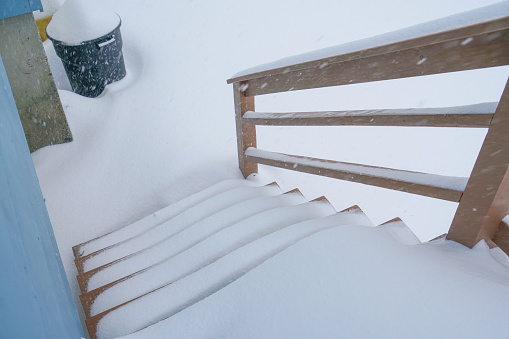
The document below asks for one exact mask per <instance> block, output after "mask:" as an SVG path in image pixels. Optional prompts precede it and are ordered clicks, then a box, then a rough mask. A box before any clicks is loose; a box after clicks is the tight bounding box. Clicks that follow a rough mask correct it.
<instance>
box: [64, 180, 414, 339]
mask: <svg viewBox="0 0 509 339" xmlns="http://www.w3.org/2000/svg"><path fill="white" fill-rule="evenodd" d="M341 225H359V226H373V224H372V223H371V221H370V220H369V219H368V218H367V217H366V215H365V214H364V213H363V212H362V211H361V209H360V208H359V207H358V206H352V207H350V208H348V209H346V210H343V211H341V212H336V211H335V209H334V208H333V207H332V205H331V204H330V203H329V202H328V201H327V199H326V198H325V197H320V198H317V199H314V200H311V201H307V200H306V199H305V198H304V196H303V195H302V194H301V193H300V191H299V190H298V189H294V190H291V191H289V192H286V193H283V192H282V191H281V189H280V187H279V186H278V185H277V184H276V183H272V184H269V185H265V186H257V185H255V184H254V183H252V182H251V181H248V180H227V181H223V182H220V183H218V184H216V185H214V186H212V187H210V188H208V189H205V190H203V191H201V192H199V193H197V194H194V195H192V196H190V197H188V198H186V199H183V200H181V201H179V202H177V203H175V204H172V205H170V206H168V207H166V208H164V209H162V210H160V211H158V212H156V213H154V214H151V215H149V216H147V217H145V218H144V219H141V220H139V221H137V222H135V223H132V224H130V225H127V226H125V227H122V228H120V229H118V230H116V231H114V232H112V233H109V234H106V235H104V236H101V237H99V238H96V239H93V240H90V241H88V242H85V243H83V244H80V245H77V246H75V247H74V248H73V251H74V255H75V257H76V261H75V262H76V266H77V268H78V272H79V274H78V277H77V279H78V282H79V285H80V288H81V291H82V295H81V296H80V299H81V302H82V305H83V309H84V311H85V314H86V317H87V320H86V323H87V327H88V330H89V333H90V336H91V337H92V338H113V337H118V336H123V335H127V334H130V333H134V332H136V331H139V330H141V329H143V328H146V327H148V326H150V325H152V324H154V323H157V322H159V321H161V320H164V319H166V318H169V317H171V316H172V315H174V314H176V313H178V312H180V311H182V310H184V309H185V308H187V307H189V306H191V305H193V304H195V303H198V302H200V301H201V300H203V299H205V298H207V297H208V296H209V295H211V294H213V293H215V292H217V291H218V290H220V289H222V288H224V287H225V286H227V285H229V284H230V283H231V282H233V281H235V280H237V279H238V278H240V277H242V276H243V275H244V274H246V273H247V272H249V271H250V270H252V269H253V268H255V267H256V266H258V265H260V264H261V263H263V262H264V261H266V260H268V259H270V258H271V257H273V256H275V255H276V254H277V253H279V252H281V251H283V250H285V249H286V248H288V247H289V246H291V245H293V244H295V243H296V242H298V241H299V240H302V239H304V238H306V237H308V236H310V235H312V234H314V233H316V232H320V231H322V230H325V229H328V228H331V227H339V226H341ZM376 230H377V231H382V232H387V233H388V234H389V235H391V236H393V237H395V238H396V239H397V240H398V241H402V242H405V243H407V244H416V243H419V240H418V239H417V238H416V237H415V235H413V233H412V232H411V231H410V230H409V229H408V227H406V225H405V224H404V223H403V222H402V221H401V220H400V219H393V220H391V221H389V222H387V223H385V224H383V225H381V226H379V227H378V228H377V229H376Z"/></svg>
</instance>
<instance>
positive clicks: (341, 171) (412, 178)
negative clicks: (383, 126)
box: [245, 148, 468, 202]
mask: <svg viewBox="0 0 509 339" xmlns="http://www.w3.org/2000/svg"><path fill="white" fill-rule="evenodd" d="M245 155H246V160H247V161H251V162H257V163H259V164H263V165H268V166H274V167H279V168H285V169H289V170H292V171H299V172H304V173H309V174H315V175H321V176H325V177H329V178H335V179H341V180H346V181H353V182H358V183H363V184H367V185H372V186H378V187H383V188H389V189H392V190H396V191H400V192H408V193H413V194H419V195H424V196H427V197H432V198H437V199H443V200H448V201H454V202H458V201H459V200H460V198H461V195H462V194H463V190H464V189H465V187H466V185H467V180H468V178H461V177H448V176H442V175H436V174H427V173H419V172H411V171H403V170H397V169H392V168H385V167H376V166H368V165H362V164H354V163H348V162H339V161H332V160H324V159H315V158H309V157H303V156H298V155H288V154H282V153H275V152H269V151H264V150H259V149H256V148H248V149H247V151H246V154H245Z"/></svg>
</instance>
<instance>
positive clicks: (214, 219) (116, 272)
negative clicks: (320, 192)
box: [78, 191, 304, 292]
mask: <svg viewBox="0 0 509 339" xmlns="http://www.w3.org/2000/svg"><path fill="white" fill-rule="evenodd" d="M286 195H288V196H286ZM290 196H292V197H290ZM261 198H262V199H257V200H256V201H250V200H248V201H246V202H244V203H239V204H237V205H234V206H231V207H229V208H227V209H225V210H223V211H221V212H218V213H216V214H214V215H212V216H210V217H208V218H206V219H204V220H202V221H201V222H199V223H196V224H195V225H193V226H191V227H190V228H191V229H192V230H190V231H187V232H185V233H184V234H183V235H180V233H179V234H177V235H178V236H177V235H175V236H173V237H168V238H166V239H165V240H163V241H161V242H159V243H157V244H156V245H154V246H152V247H150V248H147V249H145V250H143V251H139V252H136V253H133V254H131V255H129V256H126V257H124V258H121V259H119V260H116V261H114V262H112V263H109V264H107V265H105V266H102V267H100V268H98V269H96V270H92V271H90V272H86V273H84V274H83V275H81V276H80V275H78V279H79V280H82V281H81V282H80V285H81V287H82V291H87V292H88V291H91V290H93V289H96V288H99V287H101V286H104V285H106V284H109V283H111V282H113V281H116V280H118V279H121V278H124V277H126V276H128V275H130V274H133V273H136V272H138V271H140V270H143V269H145V268H147V267H149V266H152V265H155V264H158V263H160V262H162V261H164V260H166V259H168V258H170V257H172V256H174V255H177V254H178V253H180V252H182V251H184V250H186V249H187V248H189V247H191V246H192V244H193V243H192V240H193V239H195V240H196V237H193V236H192V234H193V233H194V232H197V236H198V237H199V235H200V231H199V230H200V229H202V230H203V233H206V232H207V230H210V229H212V232H211V233H213V230H214V229H215V230H221V229H223V228H225V227H228V226H231V225H232V224H234V223H235V222H238V221H240V220H243V219H245V218H248V217H250V216H252V215H255V214H257V213H260V212H261V211H262V210H263V208H264V207H265V208H270V207H267V206H270V205H271V204H273V205H274V206H284V205H289V204H292V203H293V204H296V203H299V202H304V198H303V197H302V194H301V193H300V192H299V191H297V192H296V193H290V194H285V197H281V196H280V197H277V196H276V197H261ZM270 198H274V199H270ZM262 200H266V201H265V202H262ZM253 202H254V203H253ZM194 230H196V231H194ZM187 237H189V238H187ZM203 238H205V237H203ZM186 239H187V240H188V241H186ZM189 241H191V243H189Z"/></svg>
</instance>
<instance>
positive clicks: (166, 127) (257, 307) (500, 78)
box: [32, 0, 509, 338]
mask: <svg viewBox="0 0 509 339" xmlns="http://www.w3.org/2000/svg"><path fill="white" fill-rule="evenodd" d="M69 1H70V0H69ZM496 1H497V0H429V1H427V2H425V3H424V2H422V1H420V0H393V1H392V2H391V3H390V4H388V3H387V2H384V1H375V0H359V1H330V0H313V1H311V0H303V1H297V2H296V1H287V0H281V1H272V0H271V1H269V0H259V1H238V0H217V1H166V0H151V1H126V0H104V1H101V5H104V6H107V7H108V8H110V9H111V10H112V11H114V12H115V13H118V14H119V16H120V17H121V18H122V38H123V43H124V45H123V54H124V59H125V62H126V69H127V75H126V77H125V78H124V79H122V80H121V81H118V82H116V83H113V84H110V85H108V86H107V87H106V89H105V91H104V93H103V94H102V95H101V96H100V97H98V98H95V99H90V98H84V97H80V96H78V95H76V94H74V93H72V92H70V88H71V87H70V85H69V82H68V80H67V77H66V75H65V72H64V70H63V66H62V63H61V62H60V60H59V58H58V57H57V56H56V55H55V52H54V49H53V47H52V44H51V42H49V41H46V42H45V43H44V47H45V49H46V51H47V54H48V57H49V62H50V65H51V69H52V73H53V75H54V77H55V80H56V83H57V86H58V89H59V95H60V98H61V101H62V104H63V107H64V109H65V112H66V115H67V119H68V122H69V125H70V127H71V130H72V133H73V137H74V141H73V142H71V143H67V144H62V145H55V146H51V147H45V148H43V149H40V150H38V151H37V152H34V153H33V154H32V158H33V160H34V164H35V167H36V170H37V175H38V177H39V181H40V184H41V188H42V191H43V194H44V197H45V199H46V205H47V207H48V211H49V214H50V218H51V221H52V225H53V228H54V233H55V236H56V239H57V243H58V246H59V249H60V253H61V256H62V260H63V263H64V266H65V269H66V272H67V275H68V280H69V283H70V284H71V288H72V290H73V295H74V298H75V302H76V303H77V305H78V309H79V311H80V316H81V317H82V320H83V324H84V313H83V311H82V309H81V306H79V303H80V300H79V295H80V293H81V292H80V290H79V287H78V284H77V282H76V275H77V270H76V267H75V265H74V261H73V260H74V258H73V253H72V247H73V246H75V245H77V244H80V243H84V242H86V241H88V240H90V239H93V238H97V237H100V236H102V235H104V234H107V233H110V234H112V235H111V236H109V237H108V236H106V237H104V238H100V239H102V240H97V241H94V242H90V243H89V245H85V246H84V247H83V248H82V250H83V251H82V255H88V254H91V253H93V252H95V251H97V250H99V249H100V248H101V247H103V245H105V246H110V245H114V244H115V243H118V242H119V241H124V240H127V239H130V238H132V237H136V236H137V235H139V234H141V233H143V232H144V231H146V230H148V229H151V228H153V227H157V226H158V225H161V224H163V223H164V222H166V221H168V220H169V219H167V220H164V219H166V218H170V219H171V218H173V217H174V214H176V215H178V214H180V213H181V210H180V209H179V208H184V207H185V208H186V209H187V207H188V206H195V205H196V204H198V203H199V202H201V201H204V200H206V199H208V198H209V197H210V196H207V197H201V198H199V199H194V198H192V199H191V200H188V202H189V204H188V205H187V204H182V205H179V206H180V207H179V208H176V207H168V209H165V208H166V207H167V206H171V205H172V204H173V203H175V202H178V201H180V200H181V199H184V198H186V197H190V196H193V194H196V193H197V192H200V191H201V190H203V189H206V188H207V187H211V186H213V185H215V184H217V183H220V182H221V181H223V180H227V179H242V175H241V173H240V171H239V170H238V163H237V149H236V135H235V121H234V107H233V95H232V87H231V85H227V84H226V79H227V78H228V76H229V75H230V74H234V73H236V72H238V71H239V70H242V69H246V68H247V67H250V66H253V65H260V64H265V63H267V62H270V61H272V60H278V59H281V58H284V57H288V56H291V55H298V54H301V53H304V52H307V51H312V50H320V49H323V48H327V47H330V46H337V45H340V44H344V43H348V42H351V41H357V40H359V39H364V38H369V37H373V36H376V35H379V34H381V33H384V32H391V31H397V30H399V29H402V28H405V27H409V26H413V25H415V24H418V23H422V22H426V21H429V20H434V19H437V18H441V17H446V16H449V15H453V14H456V13H460V12H464V11H469V10H472V9H475V8H479V7H483V6H486V5H491V4H493V3H495V2H496ZM85 2H86V3H88V1H85ZM90 3H91V2H90ZM497 6H506V5H505V4H503V5H497ZM90 8H91V9H93V8H94V7H92V6H91V7H90ZM504 8H505V7H504ZM500 12H501V15H506V14H507V11H505V13H506V14H503V13H502V12H504V11H503V10H501V11H500ZM73 24H74V23H73ZM100 26H102V25H98V27H97V28H100ZM68 29H69V30H72V29H73V27H72V25H70V26H69V27H68ZM354 45H355V44H354ZM354 45H352V46H353V47H352V48H354V47H355V46H354ZM364 47H365V45H363V46H358V47H356V48H364ZM508 74H509V69H508V68H507V67H505V68H504V67H502V68H493V69H485V70H478V71H471V72H457V73H453V74H445V75H438V76H430V77H420V78H411V79H402V80H396V81H384V82H378V83H371V84H360V85H353V86H342V87H337V88H325V89H319V90H310V91H294V92H288V93H282V94H279V95H264V96H261V97H259V98H258V97H257V98H256V111H261V112H264V111H265V112H300V111H337V110H355V109H356V110H370V109H380V108H396V109H397V108H408V107H415V108H423V107H447V106H464V105H471V104H478V103H480V102H495V101H498V100H499V99H500V95H501V93H502V90H503V88H504V85H505V83H506V81H507V76H508ZM257 133H258V136H257V142H258V145H259V147H260V148H261V149H266V150H269V151H274V152H279V153H286V154H301V155H304V156H309V157H315V158H323V159H331V160H335V161H344V162H352V163H365V164H369V165H374V166H381V167H389V168H400V169H404V170H409V171H415V172H425V173H433V174H440V175H446V176H453V177H466V176H468V175H469V173H470V171H471V169H472V167H473V164H474V162H475V158H476V156H477V152H478V151H479V149H480V146H481V144H482V141H483V138H484V136H485V133H486V130H484V129H450V128H444V129H434V128H376V127H373V128H370V127H366V128H360V127H359V128H357V127H352V128H348V127H337V128H336V127H334V128H325V127H324V128H319V127H317V128H315V127H302V128H300V127H296V128H291V127H289V128H283V127H275V128H270V127H263V126H260V127H259V128H258V127H257ZM274 180H277V182H278V183H279V184H280V186H281V189H282V191H283V192H286V191H289V190H291V189H293V188H296V187H298V188H299V189H300V190H301V191H302V193H303V194H304V196H305V197H306V198H307V200H311V199H314V198H316V197H319V196H321V195H325V196H326V197H327V198H328V199H329V201H330V202H331V203H332V205H333V206H334V207H335V209H336V210H338V211H339V210H343V209H345V208H348V207H349V206H352V205H356V204H357V205H359V206H360V207H361V208H362V209H363V211H365V212H366V214H367V215H368V216H369V218H370V219H371V220H372V221H373V223H374V224H376V225H378V224H380V223H383V222H385V221H387V220H390V219H392V218H394V217H396V216H399V217H401V218H402V219H403V220H404V221H405V223H406V224H407V225H408V226H409V227H410V229H411V230H412V232H413V233H415V235H416V236H417V237H418V238H419V239H420V240H421V241H426V240H428V239H432V238H434V237H436V236H437V235H440V234H443V233H445V232H447V230H448V228H449V225H450V222H451V220H452V218H453V216H454V212H455V210H456V205H457V204H454V203H449V202H443V201H439V200H435V199H429V198H424V197H418V196H413V195H410V194H406V193H401V192H395V191H390V190H385V189H379V188H373V187H369V186H365V185H359V184H355V183H350V182H342V181H338V180H333V179H329V178H323V177H316V176H311V175H306V174H302V173H298V172H293V171H285V170H282V169H277V168H269V167H266V166H259V174H258V175H257V176H253V177H250V178H249V180H248V182H249V183H248V184H246V186H250V183H255V184H257V185H264V184H267V183H269V182H272V181H274ZM230 188H232V187H230ZM230 188H229V189H230ZM224 191H226V189H225V190H224ZM224 191H223V192H224ZM218 193H219V192H218ZM199 194H200V193H198V195H199ZM239 203H240V201H239ZM184 205H185V206H184ZM177 207H178V206H177ZM159 211H160V212H159ZM139 220H140V221H139ZM137 221H139V222H137ZM216 221H217V220H215V221H214V222H216ZM135 222H137V223H135ZM133 223H135V224H133ZM128 224H133V226H132V227H128V228H124V229H123V228H122V227H123V226H125V225H128ZM202 225H204V224H202ZM214 225H216V226H218V227H219V223H217V224H214ZM219 228H220V227H219ZM285 229H286V228H285ZM360 229H361V231H356V230H357V228H355V229H354V228H350V227H346V228H341V227H338V228H336V229H333V230H328V231H326V232H322V233H319V234H316V235H315V236H312V237H311V238H308V239H307V240H305V241H301V242H300V243H298V244H297V245H294V246H291V247H290V248H288V249H287V250H284V251H283V252H281V253H279V254H278V255H275V256H274V257H273V258H272V259H270V260H268V261H266V262H265V263H264V264H262V265H260V266H259V267H258V268H256V269H254V270H252V271H251V272H250V273H248V274H246V275H244V276H243V277H241V278H239V279H237V280H236V281H235V282H234V283H232V284H230V285H228V286H227V288H225V289H223V290H221V291H219V292H217V293H215V294H213V295H212V296H211V297H208V298H205V299H203V301H201V302H199V303H196V304H195V305H194V306H191V307H190V308H188V309H186V310H185V311H183V312H180V313H178V314H176V315H175V316H174V317H172V318H170V319H168V320H165V321H164V322H161V323H159V324H158V325H156V326H155V327H152V328H147V329H146V330H144V331H142V332H139V333H137V334H136V335H135V337H137V338H140V337H144V338H159V337H162V338H165V337H170V336H172V335H175V337H179V336H180V337H185V338H200V337H202V338H203V337H230V338H232V337H249V336H251V337H277V338H281V337H284V336H287V337H292V336H293V337H328V336H327V334H328V333H332V334H331V335H330V336H329V337H338V335H334V334H336V333H339V331H342V333H344V334H345V335H344V336H342V337H347V336H348V335H350V337H354V336H355V334H358V333H359V331H368V330H370V326H367V325H372V326H371V329H373V330H374V332H373V333H376V334H380V336H385V337H391V336H393V337H398V335H393V334H398V333H399V332H398V333H396V332H397V331H398V330H399V331H401V333H403V332H405V334H408V335H406V336H405V335H403V334H401V333H400V335H399V337H413V336H415V334H416V333H417V334H420V333H422V336H423V337H425V336H426V334H437V335H434V336H435V337H440V336H441V335H442V333H444V336H448V337H451V333H453V332H452V331H453V330H452V328H453V327H456V328H458V329H459V331H460V332H458V333H459V334H460V335H461V334H465V333H467V330H469V329H472V330H473V331H472V333H474V334H479V333H481V332H482V329H484V330H485V332H483V333H485V334H486V336H487V335H490V334H494V335H493V336H494V337H496V336H497V335H496V334H500V333H506V332H507V331H508V328H507V325H506V322H505V321H498V322H496V320H497V319H499V318H497V317H499V315H501V314H504V312H505V309H506V306H507V300H506V299H504V298H505V294H506V291H507V288H508V283H507V279H506V273H505V272H506V270H507V268H506V267H507V266H504V265H506V264H500V263H505V262H506V261H504V260H506V259H505V258H506V257H504V256H503V255H501V253H500V252H496V251H494V250H491V251H488V250H486V251H485V250H483V249H476V250H475V251H467V250H466V249H464V248H462V247H458V246H457V245H454V244H450V243H449V242H443V244H442V245H440V246H438V243H437V242H433V244H422V245H416V246H408V245H402V244H401V243H399V242H395V241H394V234H393V235H391V234H390V232H388V231H382V230H378V231H377V230H376V229H371V231H373V232H372V233H365V232H364V231H362V229H363V228H360ZM211 230H212V228H211ZM214 230H216V229H214ZM217 230H218V229H217ZM112 232H114V233H112ZM193 232H194V231H193ZM218 232H219V230H218ZM278 232H280V231H278ZM359 232H360V233H359ZM400 232H401V229H400V230H399V231H397V232H396V233H398V234H400ZM191 233H192V232H191V230H189V231H186V232H185V233H182V234H183V235H182V236H179V238H181V239H184V238H185V239H186V240H189V239H192V242H191V243H194V241H195V240H198V239H199V237H198V233H192V235H191ZM113 234H115V235H113ZM274 234H275V233H274ZM369 234H371V235H372V236H370V235H369ZM117 236H118V238H117ZM264 238H265V237H263V238H260V239H264ZM380 239H381V240H380ZM407 240H408V239H407ZM189 241H191V240H189ZM301 251H302V252H301ZM395 253H396V254H397V255H393V254H395ZM497 253H498V254H497ZM492 255H493V257H495V258H497V261H496V264H497V265H498V266H496V265H494V264H493V259H491V258H492ZM164 259H166V258H162V259H161V260H164ZM218 261H219V260H218ZM256 262H257V263H259V262H258V261H256ZM499 262H500V263H499ZM218 267H219V266H218ZM359 267H361V268H362V269H359ZM218 273H225V271H223V272H221V271H220V270H218ZM504 279H505V280H504ZM179 286H180V287H179V289H182V290H183V291H185V290H186V286H183V285H179ZM453 286H455V287H457V288H456V289H454V288H453ZM308 287H310V288H308ZM435 292H436V293H438V294H436V293H435ZM467 292H468V293H467ZM470 292H472V293H471V294H469V293H470ZM186 293H187V292H186ZM460 293H463V294H464V295H465V296H464V297H460V296H459V295H458V294H460ZM497 293H498V294H497ZM463 294H462V296H463ZM481 294H482V295H481ZM183 295H184V294H183ZM186 295H187V294H186ZM495 295H497V297H495ZM500 295H501V296H502V297H498V296H500ZM278 296H280V297H278ZM223 297H224V298H223ZM257 298H258V299H257ZM273 301H277V302H273ZM338 301H340V302H338ZM186 304H189V303H188V302H186ZM392 305H395V306H394V307H392ZM251 306H252V307H251ZM321 310H322V311H323V312H322V311H321ZM331 310H333V311H335V312H329V311H331ZM340 316H341V319H339V317H340ZM377 317H378V318H377ZM474 318H475V319H477V320H479V321H473V320H472V319H474ZM196 319H200V321H196ZM400 319H401V320H402V321H399V320H400ZM482 321H485V322H484V323H483V322H482ZM460 322H463V323H461V324H460ZM448 324H452V325H450V326H449V325H448ZM258 325H260V326H258ZM306 326H307V327H306ZM476 326H477V327H476ZM304 327H306V328H307V329H306V328H304ZM257 328H258V330H257ZM152 331H156V332H152ZM165 331H166V332H165ZM308 331H313V333H312V335H309V333H310V332H308ZM433 331H436V332H433ZM440 331H442V332H440ZM461 331H464V332H461ZM165 333H169V334H168V335H166V334H165ZM352 334H354V335H352ZM361 334H362V333H361ZM359 336H360V335H359ZM430 336H432V335H429V336H428V337H430ZM479 336H480V335H479ZM483 336H484V335H483ZM498 336H499V337H500V336H501V335H498ZM365 337H370V335H369V334H365ZM371 337H372V336H371Z"/></svg>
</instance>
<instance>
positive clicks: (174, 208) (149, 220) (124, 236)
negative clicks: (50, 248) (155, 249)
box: [79, 180, 253, 257]
mask: <svg viewBox="0 0 509 339" xmlns="http://www.w3.org/2000/svg"><path fill="white" fill-rule="evenodd" d="M252 185H253V183H252V182H250V181H246V180H224V181H221V182H220V183H218V184H216V185H213V186H211V187H209V188H207V189H205V190H203V191H200V192H198V193H196V194H194V195H192V196H190V197H187V198H186V199H182V200H180V201H179V202H178V203H175V204H172V205H170V206H167V207H166V208H163V209H161V210H159V211H157V212H156V213H153V214H151V215H148V216H146V217H145V218H143V219H141V220H138V221H136V222H133V223H131V224H127V225H125V226H124V227H122V228H120V229H118V230H116V231H113V232H111V233H108V234H106V235H104V236H101V237H99V238H97V239H94V240H92V241H90V242H87V243H86V244H83V245H81V246H80V248H79V253H80V257H82V256H87V255H89V254H91V253H93V252H96V251H98V250H101V249H104V248H106V247H109V246H112V245H115V244H117V243H119V242H122V241H126V240H128V239H131V238H134V237H135V236H138V235H140V234H142V233H144V232H146V231H148V230H150V229H151V228H154V227H156V226H158V225H160V224H162V223H163V222H166V221H168V220H170V219H171V218H173V217H175V216H177V215H179V214H181V213H183V212H184V211H186V210H187V209H189V208H191V207H193V206H195V205H196V204H199V203H201V202H202V201H203V200H206V199H208V198H210V197H212V196H215V195H217V194H219V193H222V192H224V191H227V190H229V189H232V188H239V187H242V186H247V187H248V186H252Z"/></svg>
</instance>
